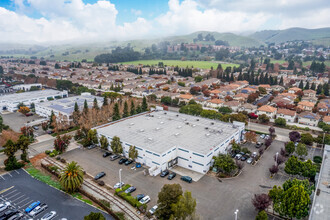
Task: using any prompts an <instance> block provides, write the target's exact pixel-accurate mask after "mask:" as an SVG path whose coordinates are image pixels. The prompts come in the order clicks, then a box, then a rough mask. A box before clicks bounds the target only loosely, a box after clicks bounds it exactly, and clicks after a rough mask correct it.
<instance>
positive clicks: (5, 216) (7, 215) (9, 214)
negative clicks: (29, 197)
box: [0, 209, 18, 220]
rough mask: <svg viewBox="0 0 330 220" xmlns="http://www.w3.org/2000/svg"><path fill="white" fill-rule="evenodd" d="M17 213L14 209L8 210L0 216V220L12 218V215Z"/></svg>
mask: <svg viewBox="0 0 330 220" xmlns="http://www.w3.org/2000/svg"><path fill="white" fill-rule="evenodd" d="M17 213H18V211H17V210H14V209H8V210H7V211H5V212H4V213H2V215H1V216H0V220H5V219H8V218H10V217H12V216H13V215H15V214H17Z"/></svg>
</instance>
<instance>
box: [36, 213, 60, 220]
mask: <svg viewBox="0 0 330 220" xmlns="http://www.w3.org/2000/svg"><path fill="white" fill-rule="evenodd" d="M55 215H56V212H55V211H51V212H48V213H46V214H45V215H44V216H42V218H41V219H40V220H50V219H53V218H54V217H55Z"/></svg>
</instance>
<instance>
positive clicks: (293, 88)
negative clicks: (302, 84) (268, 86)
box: [288, 87, 301, 94]
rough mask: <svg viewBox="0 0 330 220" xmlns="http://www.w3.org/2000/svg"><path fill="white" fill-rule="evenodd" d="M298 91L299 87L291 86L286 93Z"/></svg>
mask: <svg viewBox="0 0 330 220" xmlns="http://www.w3.org/2000/svg"><path fill="white" fill-rule="evenodd" d="M298 91H301V89H300V88H298V87H292V88H290V89H289V91H288V93H292V94H295V93H296V92H298Z"/></svg>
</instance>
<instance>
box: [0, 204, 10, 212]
mask: <svg viewBox="0 0 330 220" xmlns="http://www.w3.org/2000/svg"><path fill="white" fill-rule="evenodd" d="M9 206H10V202H3V203H0V212H2V211H4V210H6V209H8V208H9Z"/></svg>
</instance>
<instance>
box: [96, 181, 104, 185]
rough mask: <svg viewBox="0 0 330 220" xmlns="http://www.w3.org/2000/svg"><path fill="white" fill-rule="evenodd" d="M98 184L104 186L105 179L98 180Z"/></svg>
mask: <svg viewBox="0 0 330 220" xmlns="http://www.w3.org/2000/svg"><path fill="white" fill-rule="evenodd" d="M97 184H99V186H104V185H105V184H104V181H103V180H99V181H97Z"/></svg>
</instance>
